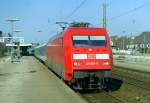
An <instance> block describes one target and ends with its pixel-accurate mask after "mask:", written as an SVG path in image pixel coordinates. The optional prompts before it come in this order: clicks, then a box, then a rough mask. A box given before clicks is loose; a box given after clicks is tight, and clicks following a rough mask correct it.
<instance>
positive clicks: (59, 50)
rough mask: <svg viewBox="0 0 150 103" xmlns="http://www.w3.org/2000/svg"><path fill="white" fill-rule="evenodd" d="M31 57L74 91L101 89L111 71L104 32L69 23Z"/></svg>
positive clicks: (87, 25) (81, 24) (86, 25)
mask: <svg viewBox="0 0 150 103" xmlns="http://www.w3.org/2000/svg"><path fill="white" fill-rule="evenodd" d="M34 55H35V56H36V57H37V58H39V59H41V60H42V61H43V62H44V63H45V64H46V65H47V66H48V67H49V68H50V69H51V70H52V71H53V72H55V73H56V74H57V75H58V76H59V77H60V78H62V79H63V80H64V81H66V82H67V83H68V84H69V85H71V86H72V87H73V88H74V89H102V88H105V87H106V85H107V81H108V79H109V77H110V74H111V70H112V65H113V63H112V52H111V46H110V42H109V37H108V35H107V31H106V29H105V28H91V27H89V23H72V24H71V25H70V26H69V27H67V28H66V29H64V30H63V31H62V32H61V33H59V34H57V35H55V36H54V37H52V38H51V39H50V40H49V42H48V43H47V44H44V45H42V46H38V47H36V48H35V50H34Z"/></svg>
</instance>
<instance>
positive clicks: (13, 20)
mask: <svg viewBox="0 0 150 103" xmlns="http://www.w3.org/2000/svg"><path fill="white" fill-rule="evenodd" d="M6 21H7V22H10V24H11V35H12V37H13V36H14V28H15V25H14V23H15V22H17V21H20V20H19V19H12V18H9V19H6ZM10 43H11V40H10ZM10 52H11V61H12V62H13V58H14V57H13V48H10Z"/></svg>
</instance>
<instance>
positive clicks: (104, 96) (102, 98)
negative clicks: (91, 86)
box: [81, 91, 128, 103]
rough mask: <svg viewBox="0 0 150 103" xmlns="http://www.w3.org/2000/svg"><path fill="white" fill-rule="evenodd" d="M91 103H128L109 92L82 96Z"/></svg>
mask: <svg viewBox="0 0 150 103" xmlns="http://www.w3.org/2000/svg"><path fill="white" fill-rule="evenodd" d="M81 95H82V97H84V98H85V99H86V100H87V101H88V102H89V103H128V101H126V100H125V99H124V98H121V97H118V96H115V95H113V94H111V93H109V92H105V91H103V92H100V93H88V94H81Z"/></svg>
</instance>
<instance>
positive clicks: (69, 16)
mask: <svg viewBox="0 0 150 103" xmlns="http://www.w3.org/2000/svg"><path fill="white" fill-rule="evenodd" d="M87 1H88V0H83V1H82V2H81V3H80V4H79V5H78V6H77V7H76V8H75V9H74V10H73V11H72V12H71V13H70V14H69V15H68V16H67V17H66V18H64V20H67V19H69V18H71V17H72V16H73V15H74V14H75V13H76V12H77V11H78V10H79V9H80V8H81V7H82V6H83V5H84V4H85V3H86V2H87Z"/></svg>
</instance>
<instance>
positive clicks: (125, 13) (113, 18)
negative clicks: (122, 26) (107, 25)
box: [108, 2, 150, 21]
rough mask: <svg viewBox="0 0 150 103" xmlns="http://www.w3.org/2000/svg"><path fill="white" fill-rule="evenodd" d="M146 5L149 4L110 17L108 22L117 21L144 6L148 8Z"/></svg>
mask: <svg viewBox="0 0 150 103" xmlns="http://www.w3.org/2000/svg"><path fill="white" fill-rule="evenodd" d="M148 5H150V2H148V3H145V4H142V5H140V6H138V7H135V8H133V9H131V10H129V11H126V12H124V13H122V14H120V15H118V16H115V17H112V18H111V19H108V21H112V20H115V19H118V18H120V17H123V16H126V15H128V14H131V13H133V12H135V11H138V10H139V9H141V8H143V7H145V6H148Z"/></svg>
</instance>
